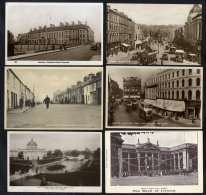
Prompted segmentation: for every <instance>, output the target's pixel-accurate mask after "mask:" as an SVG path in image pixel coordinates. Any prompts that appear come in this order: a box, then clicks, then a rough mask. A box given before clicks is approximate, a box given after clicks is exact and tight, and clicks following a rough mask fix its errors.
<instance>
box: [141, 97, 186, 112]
mask: <svg viewBox="0 0 206 195" xmlns="http://www.w3.org/2000/svg"><path fill="white" fill-rule="evenodd" d="M144 102H146V103H148V104H152V105H153V106H155V107H157V108H161V109H164V110H168V111H172V112H184V111H185V102H184V101H176V100H163V99H157V100H149V99H145V100H144Z"/></svg>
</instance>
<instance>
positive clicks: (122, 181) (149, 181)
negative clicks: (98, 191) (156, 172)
mask: <svg viewBox="0 0 206 195" xmlns="http://www.w3.org/2000/svg"><path fill="white" fill-rule="evenodd" d="M197 184H198V173H191V175H165V176H155V177H148V176H129V177H120V178H111V185H112V186H138V185H141V186H171V185H197Z"/></svg>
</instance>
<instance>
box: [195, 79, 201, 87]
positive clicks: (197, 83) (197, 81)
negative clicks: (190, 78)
mask: <svg viewBox="0 0 206 195" xmlns="http://www.w3.org/2000/svg"><path fill="white" fill-rule="evenodd" d="M196 86H200V78H197V79H196Z"/></svg>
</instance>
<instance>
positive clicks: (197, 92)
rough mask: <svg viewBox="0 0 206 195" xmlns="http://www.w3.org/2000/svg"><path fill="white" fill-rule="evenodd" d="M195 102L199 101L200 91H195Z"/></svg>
mask: <svg viewBox="0 0 206 195" xmlns="http://www.w3.org/2000/svg"><path fill="white" fill-rule="evenodd" d="M196 100H200V90H197V91H196Z"/></svg>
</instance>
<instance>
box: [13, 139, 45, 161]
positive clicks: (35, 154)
mask: <svg viewBox="0 0 206 195" xmlns="http://www.w3.org/2000/svg"><path fill="white" fill-rule="evenodd" d="M19 152H23V158H24V160H41V159H43V158H44V157H46V155H47V152H48V151H47V150H45V149H39V148H38V145H37V143H36V142H35V141H34V140H33V139H31V141H29V142H28V143H27V145H26V148H24V149H16V150H10V158H18V154H19Z"/></svg>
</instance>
